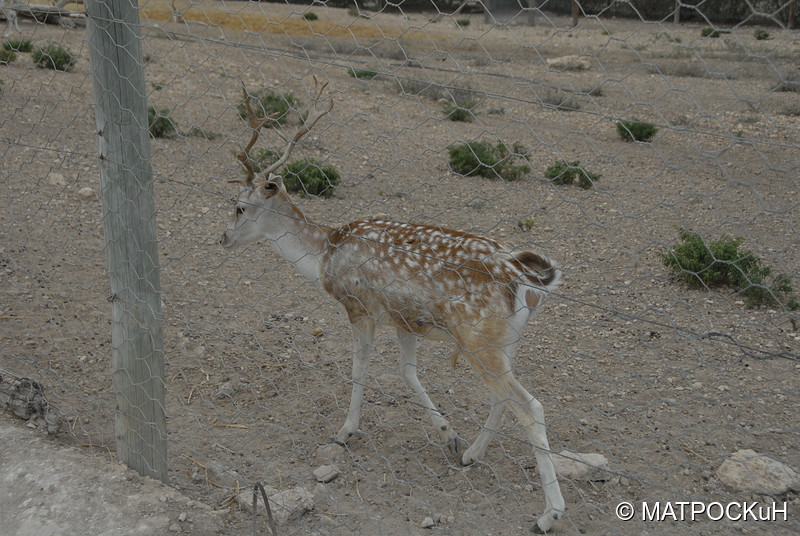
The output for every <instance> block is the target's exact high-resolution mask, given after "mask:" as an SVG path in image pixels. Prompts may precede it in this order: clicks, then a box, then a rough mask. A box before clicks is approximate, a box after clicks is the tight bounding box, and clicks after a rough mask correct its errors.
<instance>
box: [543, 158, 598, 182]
mask: <svg viewBox="0 0 800 536" xmlns="http://www.w3.org/2000/svg"><path fill="white" fill-rule="evenodd" d="M544 176H545V178H547V179H550V180H551V181H553V183H554V184H572V183H573V182H575V179H578V186H580V187H581V188H583V189H588V188H591V187H592V186H593V185H594V183H595V182H597V181H598V180H600V177H601V175H599V174H597V173H592V172H590V171H586V169H584V168H583V167H582V166H581V163H580V162H579V161H578V160H575V161H574V162H567V161H566V160H560V161H558V162H556V163H555V164H553V165H551V166H550V167H548V168H547V169H546V170H545V172H544Z"/></svg>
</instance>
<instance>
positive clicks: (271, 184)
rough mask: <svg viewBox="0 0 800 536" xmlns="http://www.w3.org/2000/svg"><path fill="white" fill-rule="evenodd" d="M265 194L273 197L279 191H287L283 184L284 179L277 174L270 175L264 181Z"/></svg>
mask: <svg viewBox="0 0 800 536" xmlns="http://www.w3.org/2000/svg"><path fill="white" fill-rule="evenodd" d="M263 188H264V195H265V196H266V197H271V196H273V195H275V194H277V193H278V192H279V191H284V192H285V191H286V188H285V187H284V185H283V179H282V178H281V177H278V176H276V175H270V177H269V180H267V181H265V182H264V186H263Z"/></svg>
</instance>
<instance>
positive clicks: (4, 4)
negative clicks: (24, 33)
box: [0, 0, 21, 37]
mask: <svg viewBox="0 0 800 536" xmlns="http://www.w3.org/2000/svg"><path fill="white" fill-rule="evenodd" d="M0 13H2V14H3V15H4V16H5V18H6V29H5V30H3V37H10V36H11V27H12V26H13V27H14V29H15V30H16V31H17V33H21V31H20V29H19V22H17V8H16V6H15V5H14V0H0Z"/></svg>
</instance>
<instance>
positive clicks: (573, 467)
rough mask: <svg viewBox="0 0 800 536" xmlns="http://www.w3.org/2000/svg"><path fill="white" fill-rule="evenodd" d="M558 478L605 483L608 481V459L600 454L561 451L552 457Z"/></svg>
mask: <svg viewBox="0 0 800 536" xmlns="http://www.w3.org/2000/svg"><path fill="white" fill-rule="evenodd" d="M553 463H554V464H555V466H556V474H557V475H558V476H561V477H564V478H569V479H573V480H574V479H579V478H580V479H582V480H592V481H606V480H608V479H609V473H608V459H606V457H605V456H603V455H602V454H596V453H585V454H584V453H580V452H570V451H569V450H562V451H561V452H559V453H558V454H556V455H555V456H553Z"/></svg>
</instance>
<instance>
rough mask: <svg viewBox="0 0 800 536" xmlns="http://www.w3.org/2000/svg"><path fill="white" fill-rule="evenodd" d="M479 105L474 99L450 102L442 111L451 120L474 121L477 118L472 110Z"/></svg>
mask: <svg viewBox="0 0 800 536" xmlns="http://www.w3.org/2000/svg"><path fill="white" fill-rule="evenodd" d="M477 105H478V103H477V102H475V101H472V100H460V101H458V102H448V103H447V104H445V105H444V109H443V110H442V111H443V113H444V116H445V117H446V118H447V119H449V120H450V121H458V122H462V123H472V121H474V120H475V114H474V113H473V112H472V110H474V109H475V107H476V106H477Z"/></svg>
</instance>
